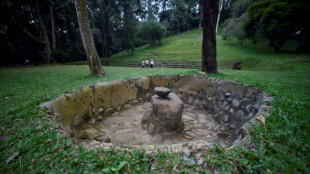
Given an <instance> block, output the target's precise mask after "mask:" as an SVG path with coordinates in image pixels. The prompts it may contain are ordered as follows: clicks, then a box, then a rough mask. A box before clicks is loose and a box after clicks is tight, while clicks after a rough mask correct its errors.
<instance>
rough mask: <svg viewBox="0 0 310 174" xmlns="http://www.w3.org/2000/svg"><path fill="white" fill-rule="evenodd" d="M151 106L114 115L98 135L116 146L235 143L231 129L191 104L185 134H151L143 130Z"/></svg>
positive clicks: (187, 108) (184, 118)
mask: <svg viewBox="0 0 310 174" xmlns="http://www.w3.org/2000/svg"><path fill="white" fill-rule="evenodd" d="M151 107H152V104H151V103H150V102H148V103H144V104H143V105H137V106H133V107H131V108H130V109H128V110H126V111H122V112H120V113H118V112H117V113H114V114H113V116H110V117H107V118H106V119H104V120H102V121H101V122H99V123H96V126H95V129H96V130H97V131H98V135H99V134H101V135H107V136H108V137H110V138H111V141H112V143H113V144H115V145H160V144H167V145H169V144H178V143H184V142H191V141H198V140H205V141H208V142H210V143H216V142H217V141H219V142H220V143H222V144H223V145H225V146H226V147H227V146H230V145H231V144H232V141H233V139H232V135H231V134H230V133H229V130H227V129H226V128H225V127H223V126H221V125H220V124H218V123H216V121H215V120H214V119H213V117H212V115H211V114H210V113H208V112H207V111H206V110H200V109H196V108H194V107H193V106H188V105H185V107H184V110H183V116H182V122H183V123H184V131H183V132H180V133H177V134H174V135H159V134H157V135H149V134H148V131H147V129H144V128H143V125H142V124H141V119H142V117H143V114H144V112H145V111H146V110H147V109H149V108H151ZM80 143H82V144H84V143H87V141H86V140H80Z"/></svg>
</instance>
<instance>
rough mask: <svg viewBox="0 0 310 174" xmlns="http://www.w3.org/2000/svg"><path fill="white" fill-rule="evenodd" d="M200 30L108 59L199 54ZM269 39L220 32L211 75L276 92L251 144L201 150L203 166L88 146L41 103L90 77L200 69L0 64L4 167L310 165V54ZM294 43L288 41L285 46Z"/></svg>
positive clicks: (289, 168) (155, 169) (182, 169)
mask: <svg viewBox="0 0 310 174" xmlns="http://www.w3.org/2000/svg"><path fill="white" fill-rule="evenodd" d="M200 34H201V31H200V30H193V31H189V32H186V33H184V34H181V35H179V36H174V37H170V38H167V39H164V40H163V42H162V44H161V45H157V46H156V47H153V48H148V47H147V46H144V47H141V48H138V49H136V52H135V56H132V57H131V56H129V55H128V54H127V53H125V52H123V53H119V54H117V55H115V56H112V57H111V58H110V59H111V60H112V59H113V60H118V61H121V62H126V61H128V59H129V60H140V59H142V58H143V56H145V55H151V54H154V56H157V57H156V59H158V60H164V59H169V60H172V59H176V60H187V59H189V60H199V59H200V57H201V53H200V52H201V51H200V49H201V40H199V39H197V36H198V35H200ZM191 43H193V44H191ZM265 45H266V43H264V42H263V41H262V42H260V43H259V44H258V45H253V44H252V43H251V42H250V41H246V42H245V43H244V46H243V47H238V45H237V42H236V41H235V40H234V39H231V40H228V41H223V40H222V39H221V37H218V64H219V74H218V75H214V74H212V75H209V76H212V77H216V78H221V79H228V80H232V81H237V82H241V83H245V84H249V85H252V86H256V87H259V88H262V89H263V90H265V91H267V92H268V93H269V94H270V95H273V96H274V97H275V100H274V101H273V102H272V103H270V104H271V105H272V106H273V108H274V109H273V111H272V113H271V116H270V117H268V118H267V119H266V127H262V126H257V127H255V128H254V129H253V130H252V131H251V134H252V137H253V140H252V142H251V147H249V148H244V147H236V148H234V149H231V150H228V149H225V148H222V147H221V145H220V144H217V145H216V146H215V147H214V148H213V149H209V150H206V151H205V152H203V154H204V159H205V161H206V162H207V167H206V168H202V169H201V168H197V166H196V165H192V166H191V165H188V164H187V163H185V162H184V161H183V160H182V157H181V155H180V154H167V153H161V152H160V153H159V154H158V155H157V156H155V157H149V156H146V155H145V154H144V153H143V152H141V151H138V150H137V151H134V152H118V151H115V150H114V149H110V150H109V151H102V150H94V151H90V152H87V151H86V150H85V149H83V148H81V147H78V146H76V145H75V144H73V143H72V142H71V141H70V140H69V139H68V138H65V137H62V136H60V135H59V134H58V133H57V131H58V130H59V129H61V126H60V125H57V124H56V126H55V118H54V117H53V116H52V115H49V116H46V113H45V112H40V111H39V108H38V106H39V104H40V103H42V102H44V101H47V100H51V99H53V98H55V97H57V96H59V95H61V94H63V93H68V92H72V91H73V90H76V89H80V88H81V87H83V86H84V85H87V84H93V83H96V82H103V81H112V80H117V79H128V78H136V77H142V76H151V75H162V74H184V75H198V74H197V71H198V70H190V69H164V68H163V69H161V68H155V69H148V68H145V69H142V68H126V67H104V69H105V70H106V71H107V73H108V74H109V76H108V77H103V78H98V77H90V76H89V68H88V66H86V65H77V66H74V65H51V66H38V67H8V68H1V69H0V114H1V115H0V119H1V121H0V142H1V143H0V150H1V156H0V173H30V172H31V173H43V172H44V173H64V172H67V173H91V172H93V173H99V172H102V173H170V172H173V173H211V172H212V171H214V170H218V171H221V172H222V173H242V172H243V173H310V160H309V159H310V90H309V89H310V55H300V54H293V53H281V54H274V53H273V50H272V49H271V48H267V47H265ZM289 48H291V47H290V44H288V45H287V48H285V49H289ZM152 52H153V53H152ZM156 59H155V60H156ZM235 60H241V61H242V66H243V68H244V70H242V71H234V70H230V68H231V66H232V63H233V62H234V61H235ZM120 65H121V64H120ZM16 152H18V153H16ZM13 154H15V157H14V158H13V156H12V155H13ZM10 157H12V160H11V161H10V162H9V164H6V163H7V160H8V159H10Z"/></svg>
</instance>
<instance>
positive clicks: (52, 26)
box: [49, 5, 56, 61]
mask: <svg viewBox="0 0 310 174" xmlns="http://www.w3.org/2000/svg"><path fill="white" fill-rule="evenodd" d="M49 8H50V16H51V30H52V31H51V33H52V34H51V35H52V55H51V57H52V59H53V61H55V60H54V58H53V57H54V53H55V50H56V37H55V23H54V13H53V7H52V5H50V7H49Z"/></svg>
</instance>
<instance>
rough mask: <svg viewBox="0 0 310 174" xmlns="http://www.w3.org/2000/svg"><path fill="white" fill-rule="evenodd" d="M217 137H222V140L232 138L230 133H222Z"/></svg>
mask: <svg viewBox="0 0 310 174" xmlns="http://www.w3.org/2000/svg"><path fill="white" fill-rule="evenodd" d="M217 136H219V137H221V138H227V137H230V136H231V133H230V132H220V133H218V134H217Z"/></svg>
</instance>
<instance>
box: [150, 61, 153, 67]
mask: <svg viewBox="0 0 310 174" xmlns="http://www.w3.org/2000/svg"><path fill="white" fill-rule="evenodd" d="M150 65H151V68H153V67H154V61H153V59H151V62H150Z"/></svg>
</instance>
